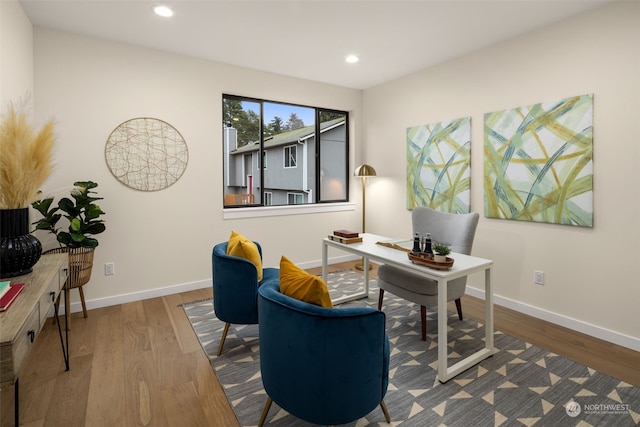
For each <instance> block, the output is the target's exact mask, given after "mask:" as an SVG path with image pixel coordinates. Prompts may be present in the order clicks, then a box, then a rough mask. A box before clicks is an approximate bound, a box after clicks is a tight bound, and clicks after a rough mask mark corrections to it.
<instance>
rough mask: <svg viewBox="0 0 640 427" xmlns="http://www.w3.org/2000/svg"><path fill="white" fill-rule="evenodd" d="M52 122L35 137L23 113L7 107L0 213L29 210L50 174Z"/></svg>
mask: <svg viewBox="0 0 640 427" xmlns="http://www.w3.org/2000/svg"><path fill="white" fill-rule="evenodd" d="M54 143H55V136H54V133H53V122H52V121H49V122H47V123H46V124H45V125H44V126H43V127H42V129H41V130H40V132H39V133H37V134H36V133H35V131H34V130H33V128H32V127H31V125H30V124H29V122H28V120H27V115H26V113H24V111H22V110H20V111H18V110H16V108H15V107H14V105H13V104H10V105H9V110H8V112H7V114H5V115H3V116H2V121H1V122H0V209H20V208H26V207H28V206H29V205H30V204H31V203H32V202H34V201H36V200H38V199H39V198H40V197H39V195H38V192H39V191H40V188H41V187H42V184H44V182H45V181H46V180H47V178H48V177H49V175H50V174H51V171H52V170H53V164H52V159H53V154H52V153H53V145H54Z"/></svg>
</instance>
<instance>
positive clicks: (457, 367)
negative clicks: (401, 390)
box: [438, 267, 493, 383]
mask: <svg viewBox="0 0 640 427" xmlns="http://www.w3.org/2000/svg"><path fill="white" fill-rule="evenodd" d="M484 274H485V276H484V278H485V312H484V315H485V319H484V320H485V326H484V327H485V330H484V331H485V332H484V333H485V345H484V348H483V349H480V350H478V351H476V352H475V353H473V354H471V355H470V356H467V357H466V358H464V359H462V360H460V361H458V362H457V363H454V364H453V365H451V366H450V367H449V366H447V363H448V360H447V344H448V343H447V294H446V282H444V281H438V380H439V381H440V382H441V383H444V382H447V381H449V380H450V379H451V378H453V377H455V376H456V375H458V374H459V373H461V372H463V371H466V370H467V369H469V368H471V367H472V366H474V365H476V364H478V363H480V362H481V361H483V360H484V359H486V358H487V357H490V356H492V355H493V291H492V290H491V267H488V268H487V269H485V273H484Z"/></svg>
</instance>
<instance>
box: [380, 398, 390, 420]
mask: <svg viewBox="0 0 640 427" xmlns="http://www.w3.org/2000/svg"><path fill="white" fill-rule="evenodd" d="M380 408H382V413H383V414H384V419H385V420H387V422H388V423H390V422H391V417H390V416H389V411H387V405H385V404H384V400H381V401H380Z"/></svg>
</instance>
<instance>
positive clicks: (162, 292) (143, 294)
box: [51, 255, 358, 315]
mask: <svg viewBox="0 0 640 427" xmlns="http://www.w3.org/2000/svg"><path fill="white" fill-rule="evenodd" d="M357 259H358V257H357V256H355V255H345V256H341V257H336V258H331V259H330V260H329V263H330V264H336V263H339V262H347V261H355V260H357ZM298 266H299V267H300V268H303V269H306V268H313V267H320V266H322V261H312V262H305V263H300V264H298ZM211 286H213V283H212V281H211V279H209V280H200V281H197V282H190V283H182V284H178V285H172V286H166V287H163V288H157V289H149V290H147V291H139V292H132V293H129V294H121V295H114V296H111V297H107V298H98V299H93V300H86V301H85V302H86V304H87V310H93V309H96V308H103V307H109V306H112V305H118V304H126V303H128V302H134V301H142V300H145V299H149V298H156V297H164V296H167V295H172V294H177V293H180V292H187V291H193V290H196V289H203V288H207V287H211ZM70 308H71V312H72V313H78V312H80V311H82V304H81V303H80V301H77V302H73V303H71V306H70ZM60 312H61V313H64V303H63V301H61V304H60ZM51 315H53V313H51Z"/></svg>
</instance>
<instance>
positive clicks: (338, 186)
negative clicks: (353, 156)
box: [222, 95, 349, 207]
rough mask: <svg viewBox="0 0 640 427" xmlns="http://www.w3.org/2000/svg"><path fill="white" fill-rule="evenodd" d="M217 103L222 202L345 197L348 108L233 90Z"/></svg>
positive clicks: (268, 202) (264, 203) (271, 203)
mask: <svg viewBox="0 0 640 427" xmlns="http://www.w3.org/2000/svg"><path fill="white" fill-rule="evenodd" d="M222 104H223V118H222V119H223V153H224V155H223V175H224V180H223V186H224V188H223V190H224V206H225V207H247V206H282V205H298V204H313V203H327V202H346V201H347V200H348V198H349V191H348V190H349V189H348V184H349V180H348V179H347V177H348V176H349V163H348V159H349V116H348V113H347V112H345V111H335V110H328V109H323V108H317V107H307V106H301V105H294V104H284V103H279V102H273V101H266V100H260V99H255V98H246V97H240V96H234V95H223V97H222ZM267 158H270V160H271V165H270V167H269V168H268V169H267ZM249 177H250V178H249ZM247 201H249V203H247Z"/></svg>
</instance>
